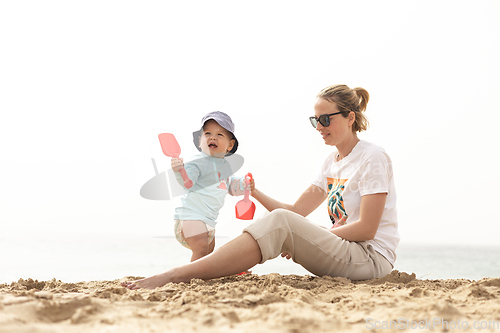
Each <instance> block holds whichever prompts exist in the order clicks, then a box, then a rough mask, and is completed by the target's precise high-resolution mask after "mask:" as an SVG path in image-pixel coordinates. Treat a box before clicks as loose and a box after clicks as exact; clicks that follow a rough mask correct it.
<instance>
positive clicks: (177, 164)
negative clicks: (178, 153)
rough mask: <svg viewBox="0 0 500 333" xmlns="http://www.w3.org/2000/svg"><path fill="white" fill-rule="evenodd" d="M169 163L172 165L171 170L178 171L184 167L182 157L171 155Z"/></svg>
mask: <svg viewBox="0 0 500 333" xmlns="http://www.w3.org/2000/svg"><path fill="white" fill-rule="evenodd" d="M170 165H171V166H172V170H174V172H179V171H180V170H181V169H183V168H184V160H183V159H182V158H175V157H173V158H172V160H171V161H170Z"/></svg>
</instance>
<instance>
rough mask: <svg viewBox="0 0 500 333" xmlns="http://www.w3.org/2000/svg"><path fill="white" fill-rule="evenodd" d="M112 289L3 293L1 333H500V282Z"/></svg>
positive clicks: (294, 281) (275, 281) (42, 285)
mask: <svg viewBox="0 0 500 333" xmlns="http://www.w3.org/2000/svg"><path fill="white" fill-rule="evenodd" d="M135 278H138V277H124V278H122V279H119V280H114V281H91V282H80V283H64V282H62V281H59V280H56V279H53V280H51V281H36V280H32V279H27V280H23V279H21V280H19V281H18V282H12V283H11V284H1V285H0V332H1V333H4V332H5V333H7V332H8V333H18V332H26V333H27V332H30V333H33V332H334V331H337V332H365V331H366V332H375V331H381V332H395V331H400V330H403V329H417V330H420V329H422V330H423V329H427V330H432V331H436V332H440V331H443V332H463V331H471V332H474V331H478V329H481V328H482V329H481V331H482V332H499V331H500V327H499V326H498V325H500V302H499V299H500V278H485V279H482V280H479V281H471V280H466V279H452V280H418V279H416V278H415V275H414V274H408V273H404V272H398V271H393V272H392V273H391V274H389V275H387V276H385V277H383V278H379V279H374V280H369V281H350V280H348V279H345V278H331V277H315V276H308V275H306V276H299V275H285V276H283V275H279V274H268V275H261V276H259V275H255V274H249V275H242V276H231V277H226V278H221V279H215V280H210V281H202V280H197V279H194V280H192V281H191V282H190V283H180V284H167V285H165V286H164V287H161V288H157V289H155V290H136V291H131V290H128V289H126V288H123V287H121V286H120V282H122V281H124V280H130V279H135Z"/></svg>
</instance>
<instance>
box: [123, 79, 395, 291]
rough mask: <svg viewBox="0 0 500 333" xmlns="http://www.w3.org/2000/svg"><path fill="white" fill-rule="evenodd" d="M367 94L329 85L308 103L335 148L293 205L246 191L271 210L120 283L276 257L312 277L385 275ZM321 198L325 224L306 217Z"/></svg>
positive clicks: (389, 227) (388, 181)
mask: <svg viewBox="0 0 500 333" xmlns="http://www.w3.org/2000/svg"><path fill="white" fill-rule="evenodd" d="M368 99H369V94H368V92H367V91H366V90H365V89H363V88H354V89H350V88H349V87H347V86H346V85H334V86H330V87H327V88H325V89H323V90H322V91H321V92H320V93H319V94H318V96H317V99H316V102H315V104H314V112H315V116H313V117H310V118H309V119H310V121H311V124H312V125H313V127H315V128H316V130H317V131H318V132H319V133H320V134H321V136H322V137H323V140H324V141H325V144H327V145H329V146H333V147H335V149H334V150H333V152H332V153H331V154H330V156H328V157H327V159H326V160H325V163H324V164H323V167H322V169H321V172H320V174H319V175H318V177H317V179H316V180H315V181H314V182H313V183H312V184H311V185H310V186H309V188H308V189H307V190H306V191H305V192H304V193H303V194H302V195H301V196H300V197H299V199H298V200H297V202H295V204H293V205H290V204H285V203H281V202H279V201H276V200H274V199H272V198H270V197H269V196H267V195H265V194H264V193H262V192H261V191H259V190H258V189H256V188H255V184H254V183H253V182H252V184H251V190H252V192H251V193H252V196H253V197H254V198H255V199H257V200H258V201H259V202H260V203H261V204H262V205H263V206H264V207H265V208H266V209H268V210H269V213H267V214H265V215H264V216H262V217H261V218H260V219H258V220H257V221H255V222H254V223H253V224H251V225H250V226H248V227H247V228H245V229H244V230H243V233H242V234H241V235H240V236H238V237H237V238H235V239H234V240H232V241H230V242H228V243H227V244H225V245H224V246H222V247H221V248H220V249H218V250H217V251H215V252H213V253H212V254H210V255H208V256H206V257H203V258H201V259H199V260H197V261H194V262H191V263H189V264H187V265H184V266H180V267H176V268H172V269H170V270H169V271H167V272H165V273H162V274H158V275H154V276H152V277H149V278H146V279H142V280H138V281H127V282H123V283H122V285H123V286H124V287H127V288H129V289H139V288H150V289H153V288H156V287H160V286H163V285H165V284H166V283H168V282H189V281H190V280H191V279H193V278H198V279H203V280H209V279H214V278H218V277H223V276H228V275H233V274H237V273H240V272H242V271H246V270H248V269H250V268H251V267H253V266H255V265H256V264H258V263H264V262H265V261H266V260H269V259H272V258H276V257H277V256H278V255H280V254H281V256H282V257H286V258H287V259H290V258H292V259H293V261H294V262H296V263H298V264H300V265H302V266H303V267H304V268H305V269H307V270H308V271H309V272H311V273H313V274H315V275H318V276H323V275H329V276H332V277H335V276H341V277H346V278H348V279H351V280H367V279H373V278H377V277H381V276H384V275H386V274H388V273H390V272H391V270H392V268H393V266H394V261H395V259H396V255H395V250H396V247H397V245H398V243H399V234H398V230H397V229H398V222H397V216H396V191H395V188H394V178H393V172H392V164H391V160H390V158H389V156H388V155H387V154H386V153H385V151H384V150H383V149H382V148H380V147H378V146H376V145H374V144H372V143H369V142H366V141H363V140H360V139H358V136H357V132H361V131H364V130H366V128H367V119H366V118H365V116H364V114H363V112H364V111H365V110H366V105H367V103H368ZM325 199H327V205H328V211H329V214H330V219H331V221H332V223H333V226H332V228H331V229H327V228H324V227H322V226H319V225H316V224H313V223H311V222H310V221H308V220H307V219H306V218H305V217H306V216H307V215H309V214H310V213H311V212H312V211H314V210H315V209H316V208H317V207H318V206H319V205H320V204H321V203H322V202H323V201H325Z"/></svg>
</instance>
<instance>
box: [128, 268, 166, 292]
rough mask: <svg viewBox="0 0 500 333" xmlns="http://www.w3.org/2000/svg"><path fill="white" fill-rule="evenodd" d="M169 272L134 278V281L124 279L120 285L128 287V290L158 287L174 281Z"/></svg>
mask: <svg viewBox="0 0 500 333" xmlns="http://www.w3.org/2000/svg"><path fill="white" fill-rule="evenodd" d="M170 275H171V274H169V272H165V273H163V274H158V275H153V276H151V277H148V278H145V279H141V280H136V281H124V282H122V283H121V285H122V287H125V288H128V289H130V290H137V289H141V288H144V289H155V288H158V287H163V286H164V285H166V284H167V283H169V282H174V281H173V279H172V277H171V276H170Z"/></svg>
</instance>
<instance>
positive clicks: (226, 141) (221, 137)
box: [200, 119, 235, 158]
mask: <svg viewBox="0 0 500 333" xmlns="http://www.w3.org/2000/svg"><path fill="white" fill-rule="evenodd" d="M232 137H233V136H232V134H231V133H230V132H229V131H228V130H226V129H225V128H224V127H222V126H220V125H219V124H218V123H217V122H216V121H215V120H213V119H211V120H209V121H207V122H206V123H205V126H203V131H202V134H201V137H200V147H201V150H202V151H203V152H204V153H205V154H207V155H211V156H213V157H218V158H224V156H226V154H227V153H228V152H230V151H231V149H233V146H234V143H235V141H234V139H232Z"/></svg>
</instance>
